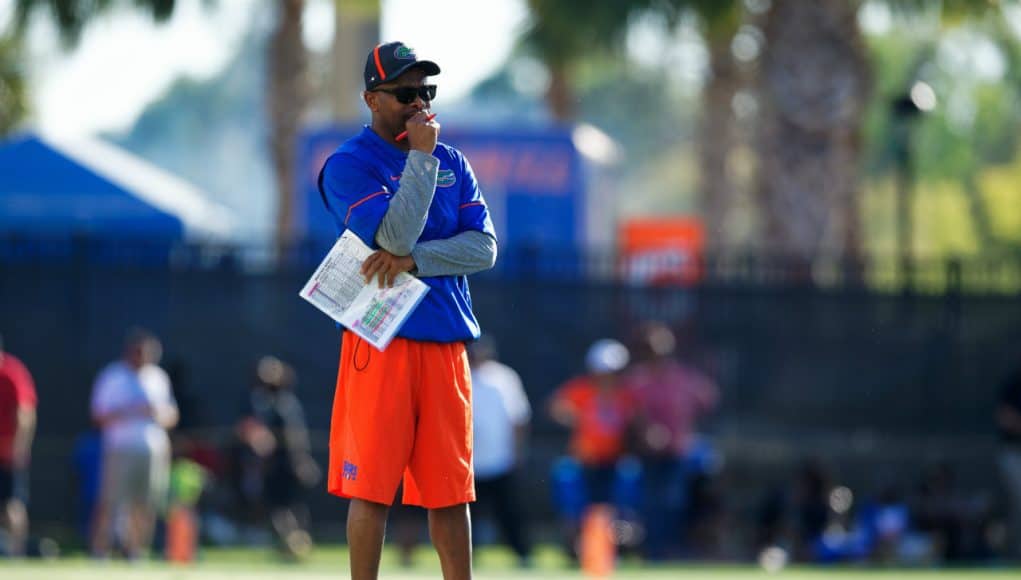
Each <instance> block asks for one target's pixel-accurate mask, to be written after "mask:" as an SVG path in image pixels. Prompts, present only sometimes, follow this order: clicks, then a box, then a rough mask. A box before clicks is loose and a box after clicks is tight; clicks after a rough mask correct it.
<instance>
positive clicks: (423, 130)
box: [405, 111, 440, 155]
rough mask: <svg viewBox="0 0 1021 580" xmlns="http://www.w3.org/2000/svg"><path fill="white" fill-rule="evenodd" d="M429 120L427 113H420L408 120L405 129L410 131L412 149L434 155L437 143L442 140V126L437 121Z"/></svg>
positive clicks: (409, 140) (409, 138)
mask: <svg viewBox="0 0 1021 580" xmlns="http://www.w3.org/2000/svg"><path fill="white" fill-rule="evenodd" d="M428 118H429V113H428V112H427V111H419V112H418V113H416V114H415V116H414V117H412V118H410V119H408V121H407V122H406V123H405V127H406V128H407V130H408V145H410V146H411V148H412V149H416V150H418V151H421V152H422V153H428V154H430V155H432V152H433V150H434V149H436V142H437V141H438V140H439V138H440V124H439V123H437V122H436V119H433V120H432V121H429V120H427V119H428Z"/></svg>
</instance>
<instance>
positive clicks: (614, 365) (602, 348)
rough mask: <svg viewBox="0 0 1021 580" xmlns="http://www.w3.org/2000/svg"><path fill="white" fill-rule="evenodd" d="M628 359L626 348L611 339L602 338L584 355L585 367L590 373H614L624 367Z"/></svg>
mask: <svg viewBox="0 0 1021 580" xmlns="http://www.w3.org/2000/svg"><path fill="white" fill-rule="evenodd" d="M630 359H631V356H630V354H629V353H628V350H627V347H626V346H624V345H623V344H621V343H619V342H617V341H616V340H613V339H612V338H604V339H602V340H597V341H595V342H594V343H592V346H590V347H589V349H588V353H586V354H585V367H586V368H587V369H588V371H589V372H590V373H595V374H603V373H615V372H617V371H619V370H622V369H623V368H624V367H626V366H627V363H628V361H629V360H630Z"/></svg>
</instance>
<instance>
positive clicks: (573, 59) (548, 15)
mask: <svg viewBox="0 0 1021 580" xmlns="http://www.w3.org/2000/svg"><path fill="white" fill-rule="evenodd" d="M684 3H685V0H600V1H599V2H590V1H588V0H528V7H529V11H530V12H531V20H532V23H531V26H530V28H529V29H528V31H527V32H526V33H525V38H524V41H525V44H526V45H527V46H529V47H531V48H532V49H533V50H535V52H536V53H538V56H539V57H540V58H541V59H542V60H543V62H544V63H545V65H546V69H547V70H548V72H549V75H550V83H549V87H548V89H547V91H546V102H547V105H548V106H549V110H550V113H551V115H552V117H553V119H554V120H556V121H561V122H568V121H571V120H573V119H574V115H575V113H576V108H577V97H576V94H575V90H576V85H575V78H574V73H575V68H576V67H577V65H578V64H579V63H580V62H581V61H583V60H585V59H588V58H591V57H592V56H596V55H601V56H605V55H607V54H613V53H614V51H616V50H617V49H619V48H620V44H621V41H622V40H623V38H624V35H625V34H626V33H627V30H628V25H629V24H630V23H631V21H632V19H633V18H635V17H636V16H639V15H641V14H643V13H647V12H650V11H654V12H657V13H659V14H663V15H665V16H667V17H668V19H670V20H671V21H675V20H676V18H677V16H678V15H679V14H680V8H681V6H682V5H683V4H684Z"/></svg>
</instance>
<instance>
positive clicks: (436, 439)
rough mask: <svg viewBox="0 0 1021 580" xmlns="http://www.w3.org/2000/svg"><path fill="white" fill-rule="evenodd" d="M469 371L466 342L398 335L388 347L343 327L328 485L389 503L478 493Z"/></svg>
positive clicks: (462, 499)
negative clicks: (399, 494)
mask: <svg viewBox="0 0 1021 580" xmlns="http://www.w3.org/2000/svg"><path fill="white" fill-rule="evenodd" d="M471 425H472V409H471V371H470V369H469V367H468V357H467V355H466V354H465V348H464V344H463V343H460V342H455V343H438V342H419V341H412V340H407V339H404V338H395V339H394V340H393V342H391V343H390V345H389V346H388V347H387V348H386V350H385V351H384V352H379V351H378V350H376V349H375V347H373V346H371V345H370V344H369V343H367V342H365V341H364V340H362V339H360V338H358V337H357V336H356V335H354V334H352V333H351V332H347V331H345V332H344V339H343V343H342V345H341V349H340V368H339V370H338V371H337V392H336V395H335V396H334V399H333V420H332V423H331V425H330V471H329V476H328V478H327V489H328V490H329V492H330V493H332V494H334V495H339V496H341V497H355V498H359V499H364V500H368V501H372V502H376V503H381V504H386V505H390V504H392V503H393V501H394V496H395V495H396V493H397V485H398V484H399V483H400V482H401V478H402V477H403V478H404V497H403V502H404V503H405V504H411V505H419V506H422V507H425V508H440V507H446V506H451V505H456V504H460V503H466V502H470V501H475V477H474V472H473V470H472V427H471Z"/></svg>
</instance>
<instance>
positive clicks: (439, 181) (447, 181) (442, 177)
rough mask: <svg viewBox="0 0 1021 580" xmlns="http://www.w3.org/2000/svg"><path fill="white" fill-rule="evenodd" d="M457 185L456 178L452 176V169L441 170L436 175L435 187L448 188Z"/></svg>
mask: <svg viewBox="0 0 1021 580" xmlns="http://www.w3.org/2000/svg"><path fill="white" fill-rule="evenodd" d="M455 183H457V176H455V175H454V170H453V169H441V170H440V172H439V173H438V174H437V175H436V185H437V187H450V186H452V185H454V184H455Z"/></svg>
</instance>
